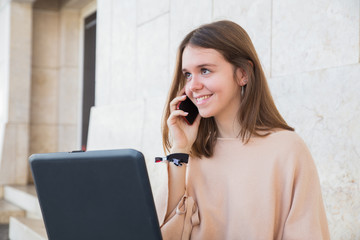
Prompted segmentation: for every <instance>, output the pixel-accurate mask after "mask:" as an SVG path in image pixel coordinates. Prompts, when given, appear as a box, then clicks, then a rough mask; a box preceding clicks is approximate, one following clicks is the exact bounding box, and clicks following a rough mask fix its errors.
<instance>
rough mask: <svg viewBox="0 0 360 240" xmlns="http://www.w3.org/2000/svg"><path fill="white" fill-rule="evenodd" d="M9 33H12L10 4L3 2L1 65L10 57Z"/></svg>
mask: <svg viewBox="0 0 360 240" xmlns="http://www.w3.org/2000/svg"><path fill="white" fill-rule="evenodd" d="M9 33H10V4H9V2H3V3H2V4H1V5H0V35H1V36H4V37H1V38H0V64H1V63H2V62H3V61H5V60H6V59H8V57H9V53H8V51H9V44H10V43H9V37H8V36H9Z"/></svg>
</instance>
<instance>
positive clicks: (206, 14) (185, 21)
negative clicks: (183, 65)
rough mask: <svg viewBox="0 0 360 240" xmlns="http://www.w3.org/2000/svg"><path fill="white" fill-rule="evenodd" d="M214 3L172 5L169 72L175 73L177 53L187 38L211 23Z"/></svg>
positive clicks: (202, 0) (183, 0) (184, 1)
mask: <svg viewBox="0 0 360 240" xmlns="http://www.w3.org/2000/svg"><path fill="white" fill-rule="evenodd" d="M212 11H213V8H212V1H209V0H199V1H192V0H179V1H172V2H171V5H170V49H169V72H170V75H171V76H172V74H173V72H174V65H175V58H176V51H177V48H178V46H179V44H180V43H181V41H182V40H183V38H184V37H185V35H186V34H188V33H189V32H190V31H192V30H193V29H194V28H196V27H199V26H200V25H201V24H204V23H209V22H211V18H212Z"/></svg>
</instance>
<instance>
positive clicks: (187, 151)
mask: <svg viewBox="0 0 360 240" xmlns="http://www.w3.org/2000/svg"><path fill="white" fill-rule="evenodd" d="M173 153H185V154H190V149H187V148H178V147H172V148H171V149H170V154H173Z"/></svg>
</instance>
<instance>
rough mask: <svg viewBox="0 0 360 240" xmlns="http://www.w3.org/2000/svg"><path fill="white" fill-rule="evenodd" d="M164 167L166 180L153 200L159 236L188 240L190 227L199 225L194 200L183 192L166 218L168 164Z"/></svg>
mask: <svg viewBox="0 0 360 240" xmlns="http://www.w3.org/2000/svg"><path fill="white" fill-rule="evenodd" d="M166 165H167V171H166V179H167V180H166V181H164V183H165V184H164V186H162V187H161V191H160V192H159V193H158V194H157V196H156V198H155V204H156V209H157V213H158V218H159V224H160V228H161V234H162V237H163V239H164V240H170V239H190V235H191V231H192V227H193V226H195V225H198V224H199V223H200V219H199V213H198V207H197V205H196V203H195V201H194V199H193V198H192V197H190V196H187V195H186V191H185V192H184V195H183V197H182V198H181V200H180V201H179V203H178V204H177V206H176V208H175V209H172V210H171V211H170V214H168V216H166V212H167V208H168V199H169V184H168V179H169V171H168V163H166Z"/></svg>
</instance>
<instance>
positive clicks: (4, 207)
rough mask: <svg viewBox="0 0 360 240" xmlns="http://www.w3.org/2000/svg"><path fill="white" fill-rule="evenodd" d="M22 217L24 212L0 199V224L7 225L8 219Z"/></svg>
mask: <svg viewBox="0 0 360 240" xmlns="http://www.w3.org/2000/svg"><path fill="white" fill-rule="evenodd" d="M24 216H25V211H24V210H22V209H21V208H19V207H17V206H15V205H13V204H11V203H9V202H7V201H5V200H3V199H0V224H9V220H10V217H24Z"/></svg>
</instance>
